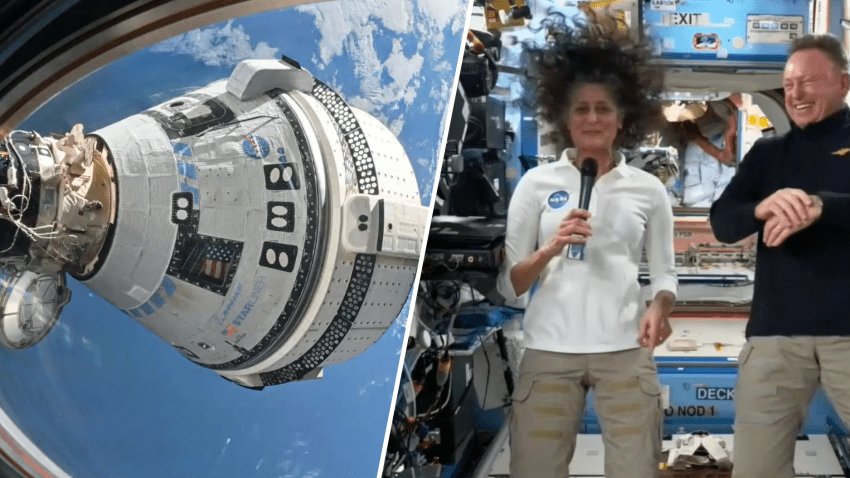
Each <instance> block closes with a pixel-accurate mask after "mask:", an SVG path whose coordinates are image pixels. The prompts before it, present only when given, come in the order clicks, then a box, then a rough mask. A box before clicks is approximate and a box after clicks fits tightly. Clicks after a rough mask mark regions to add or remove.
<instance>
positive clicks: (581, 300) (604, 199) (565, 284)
mask: <svg viewBox="0 0 850 478" xmlns="http://www.w3.org/2000/svg"><path fill="white" fill-rule="evenodd" d="M567 154H569V155H570V156H572V155H575V150H572V149H571V150H567V151H565V152H564V154H562V155H561V159H560V160H559V161H557V162H554V163H550V164H547V165H543V166H539V167H537V168H534V169H532V170H530V171H528V172H527V173H526V174H525V176H523V178H522V180H520V183H519V185H518V186H517V188H516V191H515V192H514V195H513V198H512V199H511V203H510V206H509V208H508V226H507V237H506V239H505V249H506V252H507V258H506V260H505V263H504V265H503V269H502V271H501V273H500V275H499V287H498V288H499V292H500V293H501V294H502V295H503V296H505V297H506V298H507V299H509V300H517V299H519V298H518V297H517V295H516V293H515V291H514V288H513V285H512V284H511V280H510V269H511V268H512V267H513V266H514V265H515V264H516V263H518V262H520V261H522V260H523V259H525V258H527V257H528V256H530V255H531V254H532V253H533V252H534V251H535V250H537V249H538V248H539V246H540V245H542V244H545V243H546V241H548V240H549V238H550V237H552V236H553V235H554V234H555V231H556V230H557V229H558V226H559V225H560V223H561V221H562V220H563V218H564V217H565V216H567V215H568V214H569V212H570V211H571V210H572V209H575V208H577V207H578V198H579V191H580V189H581V173H580V172H579V170H578V169H577V168H576V167H575V166H574V165H573V163H572V162H571V161H569V160H568V159H567ZM615 160H617V161H618V164H617V166H616V167H615V168H614V169H613V170H611V171H610V172H608V173H606V174H604V175H602V176H601V177H600V178H599V179H598V180H597V181H596V184H595V185H594V186H593V192H592V194H591V199H590V206H589V208H588V209H589V211H590V213H591V215H592V216H591V218H590V220H589V222H590V225H591V228H592V230H593V236H592V237H591V238H590V239H589V240H588V242H587V244H586V245H585V260H584V261H578V260H573V259H566V248H565V249H564V252H563V253H561V254H560V255H559V256H558V257H555V258H553V259H552V260H551V261H550V262H549V264H548V265H547V266H546V268H545V269H544V270H543V272H542V273H541V275H540V277H539V279H538V286H539V287H538V288H537V290H536V292H535V294H534V297H533V298H532V300H531V303H530V304H529V306H528V308H527V309H526V312H525V335H524V339H523V342H524V345H525V346H526V347H528V348H532V349H537V350H547V351H552V352H563V353H600V352H614V351H619V350H627V349H632V348H635V347H638V346H639V345H638V342H637V339H638V326H639V323H640V319H641V316H642V314H643V311H644V310H645V308H646V307H645V305H644V304H641V303H640V285H639V284H638V268H639V265H640V261H641V252H642V251H643V248H644V246H646V255H647V259H648V261H649V272H650V280H651V281H652V292H653V296H654V295H655V294H656V293H658V291H661V290H668V291H670V292H672V293H673V294H675V293H676V290H677V285H678V282H677V278H676V270H675V258H674V252H673V210H672V207H671V206H670V199H669V198H668V197H667V192H666V191H665V189H664V185H663V184H661V181H659V180H658V178H656V177H655V176H653V175H651V174H649V173H647V172H645V171H642V170H640V169H637V168H634V167H632V166H629V165H627V164H626V162H625V161H624V160H623V156H622V154H620V153H619V152H618V153H616V157H615ZM526 294H528V292H526Z"/></svg>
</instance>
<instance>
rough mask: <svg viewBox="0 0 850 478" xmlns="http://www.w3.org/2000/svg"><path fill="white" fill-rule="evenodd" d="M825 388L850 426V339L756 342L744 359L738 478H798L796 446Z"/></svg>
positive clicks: (738, 394)
mask: <svg viewBox="0 0 850 478" xmlns="http://www.w3.org/2000/svg"><path fill="white" fill-rule="evenodd" d="M819 385H822V386H823V388H824V390H825V391H826V395H827V397H829V399H830V401H831V402H832V404H833V406H835V409H836V411H838V414H839V415H840V416H841V420H843V421H844V424H845V425H850V337H809V336H797V337H779V336H776V337H751V338H750V340H749V341H747V344H746V345H744V348H743V349H742V350H741V355H740V356H739V357H738V379H737V384H736V386H735V443H734V450H733V453H734V455H733V460H734V466H733V468H732V476H733V477H735V478H792V477H793V476H794V445H795V443H796V439H797V434H798V433H799V432H800V429H801V428H802V427H803V424H804V423H805V421H806V415H807V413H808V410H809V404H810V403H811V401H812V398H813V397H814V395H815V393H816V392H817V388H818V386H819Z"/></svg>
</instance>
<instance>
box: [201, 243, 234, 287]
mask: <svg viewBox="0 0 850 478" xmlns="http://www.w3.org/2000/svg"><path fill="white" fill-rule="evenodd" d="M233 252H234V251H233V249H232V248H231V247H228V246H226V245H220V244H207V245H206V246H205V247H204V249H203V251H202V252H201V257H202V258H203V260H202V261H201V267H200V271H199V272H200V273H201V274H203V275H205V276H207V277H211V278H213V279H218V280H221V279H224V276H225V275H227V266H228V265H230V262H231V261H232V260H233Z"/></svg>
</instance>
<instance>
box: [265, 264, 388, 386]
mask: <svg viewBox="0 0 850 478" xmlns="http://www.w3.org/2000/svg"><path fill="white" fill-rule="evenodd" d="M376 262H377V256H375V255H373V254H358V255H357V257H356V259H355V261H354V269H353V270H352V271H351V279H350V280H349V281H348V288H347V289H346V291H345V296H344V297H343V299H342V302H341V303H340V305H339V308H338V309H337V312H336V315H334V318H333V320H331V323H330V325H329V326H328V328H327V329H326V330H325V332H324V333H323V334H322V336H321V337H320V338H319V340H317V341H316V343H315V344H313V346H312V347H310V349H309V350H307V352H306V353H304V355H302V356H301V357H300V358H298V359H297V360H295V361H294V362H292V363H290V364H289V365H287V366H285V367H283V368H280V369H278V370H274V371H271V372H265V373H261V374H260V379H261V380H262V381H263V385H266V386H268V385H279V384H281V383H286V382H291V381H293V380H300V379H301V378H302V377H303V376H304V375H306V374H307V372H309V371H310V370H313V369H314V368H316V367H318V366H319V365H321V364H322V362H324V361H325V360H326V359H327V358H328V357H329V356H330V355H331V354H332V353H333V351H334V350H336V348H337V347H338V346H339V344H340V343H342V341H343V339H344V338H345V336H346V334H347V333H348V331H349V330H350V329H351V326H352V325H353V324H354V320H355V319H356V318H357V314H358V313H359V312H360V308H361V307H363V301H364V300H365V299H366V291H367V290H368V288H369V283H370V282H371V281H372V274H373V273H374V271H375V263H376Z"/></svg>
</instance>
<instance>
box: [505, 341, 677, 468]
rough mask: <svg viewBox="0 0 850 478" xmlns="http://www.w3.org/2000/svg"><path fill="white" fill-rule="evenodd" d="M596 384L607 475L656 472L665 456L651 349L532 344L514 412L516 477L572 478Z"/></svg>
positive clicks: (513, 431)
mask: <svg viewBox="0 0 850 478" xmlns="http://www.w3.org/2000/svg"><path fill="white" fill-rule="evenodd" d="M591 387H593V388H594V395H595V405H596V413H597V415H598V416H599V422H600V425H601V427H602V440H603V442H604V444H605V476H606V477H607V478H654V477H656V476H657V475H658V464H659V461H660V460H661V403H660V395H661V392H660V389H659V386H658V377H657V375H656V368H655V362H653V360H652V356H651V355H650V353H649V352H648V351H647V350H646V349H643V348H638V349H631V350H624V351H620V352H611V353H599V354H562V353H554V352H544V351H541V350H532V349H528V350H526V351H525V356H524V357H523V359H522V364H521V365H520V375H519V383H518V385H517V388H516V390H515V392H514V397H513V398H514V401H513V410H512V415H511V477H512V478H567V477H569V476H570V475H569V469H568V467H569V464H570V461H571V460H572V458H573V452H574V451H575V447H576V434H577V433H578V430H579V426H580V424H581V419H582V414H583V412H584V408H585V396H586V395H587V392H588V390H589V389H590V388H591Z"/></svg>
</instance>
